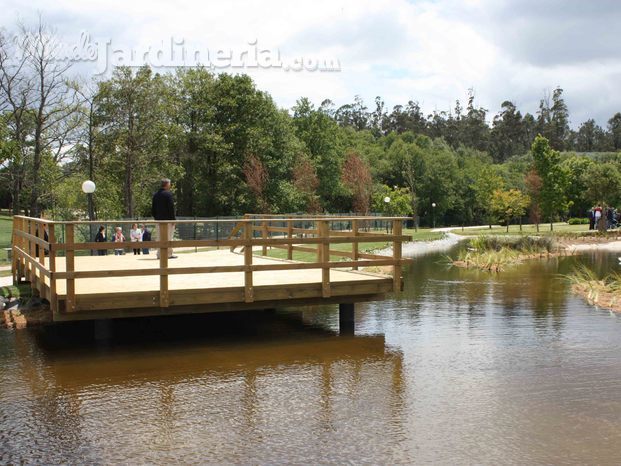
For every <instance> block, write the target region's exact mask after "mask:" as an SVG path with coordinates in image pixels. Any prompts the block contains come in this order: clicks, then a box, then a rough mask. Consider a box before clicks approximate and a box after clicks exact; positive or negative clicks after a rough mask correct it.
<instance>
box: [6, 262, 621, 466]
mask: <svg viewBox="0 0 621 466" xmlns="http://www.w3.org/2000/svg"><path fill="white" fill-rule="evenodd" d="M579 262H586V263H588V264H590V265H591V266H593V267H595V268H596V269H597V273H599V274H602V275H603V274H605V273H607V272H609V271H610V270H616V268H618V264H617V259H616V257H615V256H614V255H610V254H598V253H590V254H588V255H585V256H582V257H566V258H561V259H554V260H550V261H533V262H529V263H525V264H523V265H521V266H519V267H516V268H514V269H510V270H507V271H505V272H503V273H501V274H489V273H486V272H479V271H475V270H463V269H456V268H448V267H446V265H445V264H443V263H442V254H432V255H428V256H424V257H417V258H416V260H415V262H414V264H413V265H412V267H410V268H409V269H408V270H406V271H405V274H406V276H405V279H406V289H405V292H404V293H403V294H402V295H401V296H396V297H392V298H391V299H388V300H386V301H384V302H374V303H367V304H362V305H360V306H359V307H358V309H357V312H356V329H357V330H356V335H355V336H347V337H345V336H338V335H337V331H338V314H337V312H336V309H335V307H334V306H329V307H325V308H305V309H300V310H297V311H296V312H275V313H241V314H229V315H222V316H206V317H204V316H191V317H188V318H183V317H177V318H174V319H138V320H135V321H122V322H117V323H116V324H115V325H114V328H113V329H112V334H113V335H114V338H113V339H112V340H110V341H108V342H107V344H97V343H95V342H93V340H92V335H93V328H92V327H91V326H89V325H88V324H76V325H70V326H66V327H62V328H61V329H58V330H57V331H52V332H45V333H38V332H7V331H3V332H0V358H2V361H3V364H2V365H0V393H2V394H3V397H2V401H1V402H0V463H18V462H21V461H22V460H23V461H26V462H41V463H61V462H66V463H118V462H120V463H158V464H162V463H172V462H175V463H178V462H183V463H274V462H286V463H313V464H315V463H334V464H342V463H346V462H355V463H374V464H376V463H381V464H384V463H390V464H412V463H419V464H428V463H441V464H464V463H468V464H471V463H477V464H512V463H513V464H524V463H526V464H531V463H532V464H550V463H553V464H557V463H602V464H616V463H619V459H620V453H619V447H618V445H620V444H621V390H619V387H620V386H621V318H619V317H617V316H611V315H610V314H608V313H605V312H600V311H598V310H596V309H595V308H593V307H590V306H588V305H586V303H585V302H584V301H583V300H582V299H581V298H579V297H575V296H573V295H572V294H571V293H570V292H569V288H568V284H567V282H566V281H564V280H563V279H562V275H563V274H567V273H569V271H570V270H571V268H572V267H573V266H574V265H575V264H577V263H579Z"/></svg>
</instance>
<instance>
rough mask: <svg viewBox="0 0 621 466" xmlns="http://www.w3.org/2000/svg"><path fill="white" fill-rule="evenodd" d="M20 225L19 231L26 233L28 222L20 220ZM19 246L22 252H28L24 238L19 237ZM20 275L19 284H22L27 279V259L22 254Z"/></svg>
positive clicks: (19, 263)
mask: <svg viewBox="0 0 621 466" xmlns="http://www.w3.org/2000/svg"><path fill="white" fill-rule="evenodd" d="M17 222H18V225H19V231H21V232H25V231H26V220H25V219H23V218H20V219H18V221H17ZM17 245H18V246H19V248H20V249H21V250H22V251H24V252H25V251H26V240H25V239H24V238H23V237H21V236H20V237H19V238H18V239H17ZM18 269H19V270H18V274H19V280H18V282H21V281H22V279H24V280H25V279H26V259H25V258H24V256H22V255H21V254H20V255H19V261H18Z"/></svg>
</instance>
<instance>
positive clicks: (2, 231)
mask: <svg viewBox="0 0 621 466" xmlns="http://www.w3.org/2000/svg"><path fill="white" fill-rule="evenodd" d="M12 235H13V217H9V216H8V215H0V249H2V250H1V251H0V265H8V264H10V262H9V261H8V260H7V257H6V251H4V248H10V247H11V237H12Z"/></svg>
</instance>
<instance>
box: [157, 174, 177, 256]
mask: <svg viewBox="0 0 621 466" xmlns="http://www.w3.org/2000/svg"><path fill="white" fill-rule="evenodd" d="M170 187H171V184H170V180H169V179H168V178H164V179H163V180H162V183H161V187H160V189H159V191H157V192H156V193H155V194H153V200H152V202H151V213H152V215H153V218H154V219H155V220H176V217H175V200H174V199H173V195H172V193H171V192H170ZM158 228H159V231H158V239H159V240H160V241H166V240H168V241H172V240H173V234H174V230H175V225H174V224H172V223H171V224H170V225H169V228H168V238H163V237H162V236H163V235H162V227H161V226H160V225H159V224H158ZM172 252H173V250H172V248H169V249H168V258H169V259H176V258H177V256H173V253H172ZM157 257H158V258H159V257H160V252H159V249H158V251H157Z"/></svg>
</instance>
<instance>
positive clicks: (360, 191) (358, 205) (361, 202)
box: [341, 152, 373, 215]
mask: <svg viewBox="0 0 621 466" xmlns="http://www.w3.org/2000/svg"><path fill="white" fill-rule="evenodd" d="M341 178H342V180H343V184H344V185H345V186H346V187H347V189H349V191H350V192H351V197H352V210H353V211H354V212H355V213H357V214H361V215H367V214H368V213H369V208H370V203H371V194H372V192H373V178H372V177H371V171H370V170H369V167H368V166H367V164H366V163H365V162H364V161H363V160H362V159H361V158H360V156H359V155H358V154H356V153H355V152H350V153H349V154H347V157H346V158H345V163H344V164H343V170H342V172H341Z"/></svg>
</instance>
